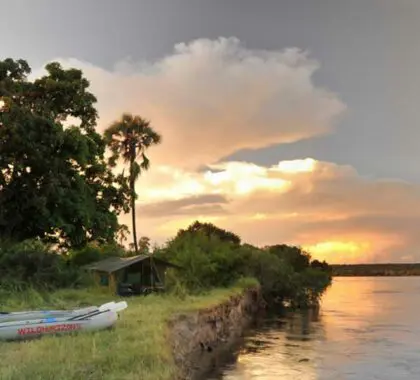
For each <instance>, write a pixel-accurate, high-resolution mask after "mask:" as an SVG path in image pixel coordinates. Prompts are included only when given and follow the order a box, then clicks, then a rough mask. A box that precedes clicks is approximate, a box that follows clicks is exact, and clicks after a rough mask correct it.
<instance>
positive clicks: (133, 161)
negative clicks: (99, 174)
mask: <svg viewBox="0 0 420 380" xmlns="http://www.w3.org/2000/svg"><path fill="white" fill-rule="evenodd" d="M161 140H162V138H161V136H160V135H159V134H158V133H157V132H156V131H155V130H154V129H153V128H152V127H151V126H150V122H149V121H148V120H145V119H143V118H142V117H140V116H133V115H130V114H123V115H122V117H121V119H120V120H118V121H116V122H114V123H113V124H112V125H111V126H110V127H109V128H107V130H106V131H105V141H106V143H107V145H108V147H109V148H110V150H111V157H110V158H109V164H110V166H111V167H116V165H117V162H118V161H119V160H121V159H122V160H123V161H124V163H126V164H129V176H128V182H129V188H130V199H131V216H132V226H133V243H134V249H135V252H136V253H137V252H138V242H137V231H136V207H135V206H136V198H137V194H136V189H135V184H136V180H137V179H138V177H139V176H140V174H141V172H142V171H146V170H148V169H149V166H150V161H149V158H148V157H147V156H146V151H147V149H148V148H150V147H151V146H153V145H157V144H159V143H160V142H161ZM122 176H124V172H123V174H122Z"/></svg>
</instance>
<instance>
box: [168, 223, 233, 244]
mask: <svg viewBox="0 0 420 380" xmlns="http://www.w3.org/2000/svg"><path fill="white" fill-rule="evenodd" d="M197 232H201V233H203V234H204V235H206V236H216V237H218V238H219V240H220V241H222V242H230V243H233V244H237V245H238V244H240V243H241V238H240V237H239V236H238V235H236V234H234V233H233V232H230V231H226V230H224V229H222V228H219V227H217V226H215V225H214V224H212V223H201V222H199V221H198V220H197V221H195V222H194V223H193V224H191V225H190V226H189V227H188V228H187V229H186V230H184V229H180V230H179V231H178V234H177V236H176V237H177V238H182V237H183V236H184V235H188V234H195V233H197Z"/></svg>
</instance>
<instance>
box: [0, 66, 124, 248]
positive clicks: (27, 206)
mask: <svg viewBox="0 0 420 380" xmlns="http://www.w3.org/2000/svg"><path fill="white" fill-rule="evenodd" d="M45 68H46V71H47V74H46V75H44V76H42V77H41V78H39V79H36V80H34V81H29V80H28V75H29V74H30V72H31V69H30V67H29V65H28V64H27V62H26V61H24V60H18V61H14V60H12V59H10V58H9V59H6V60H4V61H0V99H2V101H3V106H2V112H0V238H3V239H9V240H18V241H22V240H25V239H31V238H41V239H43V240H45V241H52V242H55V243H56V242H59V243H60V244H61V245H62V246H64V247H80V246H83V245H84V244H85V243H86V242H88V241H93V240H97V241H108V242H111V241H113V240H114V238H115V234H116V233H117V232H118V230H119V229H120V227H121V226H120V225H119V223H118V215H119V214H120V212H122V211H125V210H129V189H128V186H126V184H125V181H124V179H123V178H122V176H115V175H114V174H113V173H112V171H111V169H110V168H109V167H108V165H107V162H106V159H105V148H106V144H105V141H104V139H103V137H102V136H101V135H99V134H98V133H97V132H96V131H95V127H96V119H97V111H96V109H95V108H94V103H95V102H96V98H95V97H94V95H93V94H91V93H90V92H89V91H88V87H89V82H88V81H87V80H86V79H85V78H84V77H83V74H82V72H81V71H80V70H77V69H69V70H64V69H63V68H62V67H61V66H60V64H58V63H56V62H53V63H50V64H48V65H46V67H45Z"/></svg>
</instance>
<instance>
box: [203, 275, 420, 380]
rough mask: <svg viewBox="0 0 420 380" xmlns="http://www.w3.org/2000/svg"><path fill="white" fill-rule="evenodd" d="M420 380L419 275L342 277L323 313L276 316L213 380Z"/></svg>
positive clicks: (245, 342) (244, 343)
mask: <svg viewBox="0 0 420 380" xmlns="http://www.w3.org/2000/svg"><path fill="white" fill-rule="evenodd" d="M222 379H223V380H276V379H281V380H356V379H357V380H373V379H380V380H388V379H389V380H396V379H398V380H404V379H410V380H414V379H420V277H338V278H334V281H333V285H332V286H331V287H330V288H329V289H328V291H327V293H326V294H325V295H324V298H323V301H322V306H321V308H320V311H319V313H306V314H302V313H296V314H291V315H289V316H284V317H271V318H267V319H266V320H264V321H263V322H262V323H260V324H259V325H258V326H257V327H256V328H255V329H253V330H251V331H250V332H249V333H248V334H247V336H246V337H244V339H243V341H242V343H241V345H240V347H238V349H237V350H236V351H235V352H232V355H231V357H229V358H228V362H227V363H226V364H225V365H224V366H222V367H221V368H219V369H218V372H217V373H215V374H213V375H211V376H210V377H209V378H208V380H222Z"/></svg>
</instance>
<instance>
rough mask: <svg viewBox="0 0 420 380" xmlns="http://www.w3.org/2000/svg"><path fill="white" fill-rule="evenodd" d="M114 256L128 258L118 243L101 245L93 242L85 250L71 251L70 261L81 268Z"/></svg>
mask: <svg viewBox="0 0 420 380" xmlns="http://www.w3.org/2000/svg"><path fill="white" fill-rule="evenodd" d="M114 256H116V257H122V256H126V251H125V250H124V248H123V247H122V246H120V245H118V244H116V243H109V244H99V243H97V242H91V243H88V244H86V245H85V246H84V247H83V248H80V249H74V250H71V251H70V252H69V261H70V263H71V264H73V265H75V266H77V267H81V266H83V265H87V264H90V263H93V262H95V261H99V260H103V259H106V258H108V257H114Z"/></svg>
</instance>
